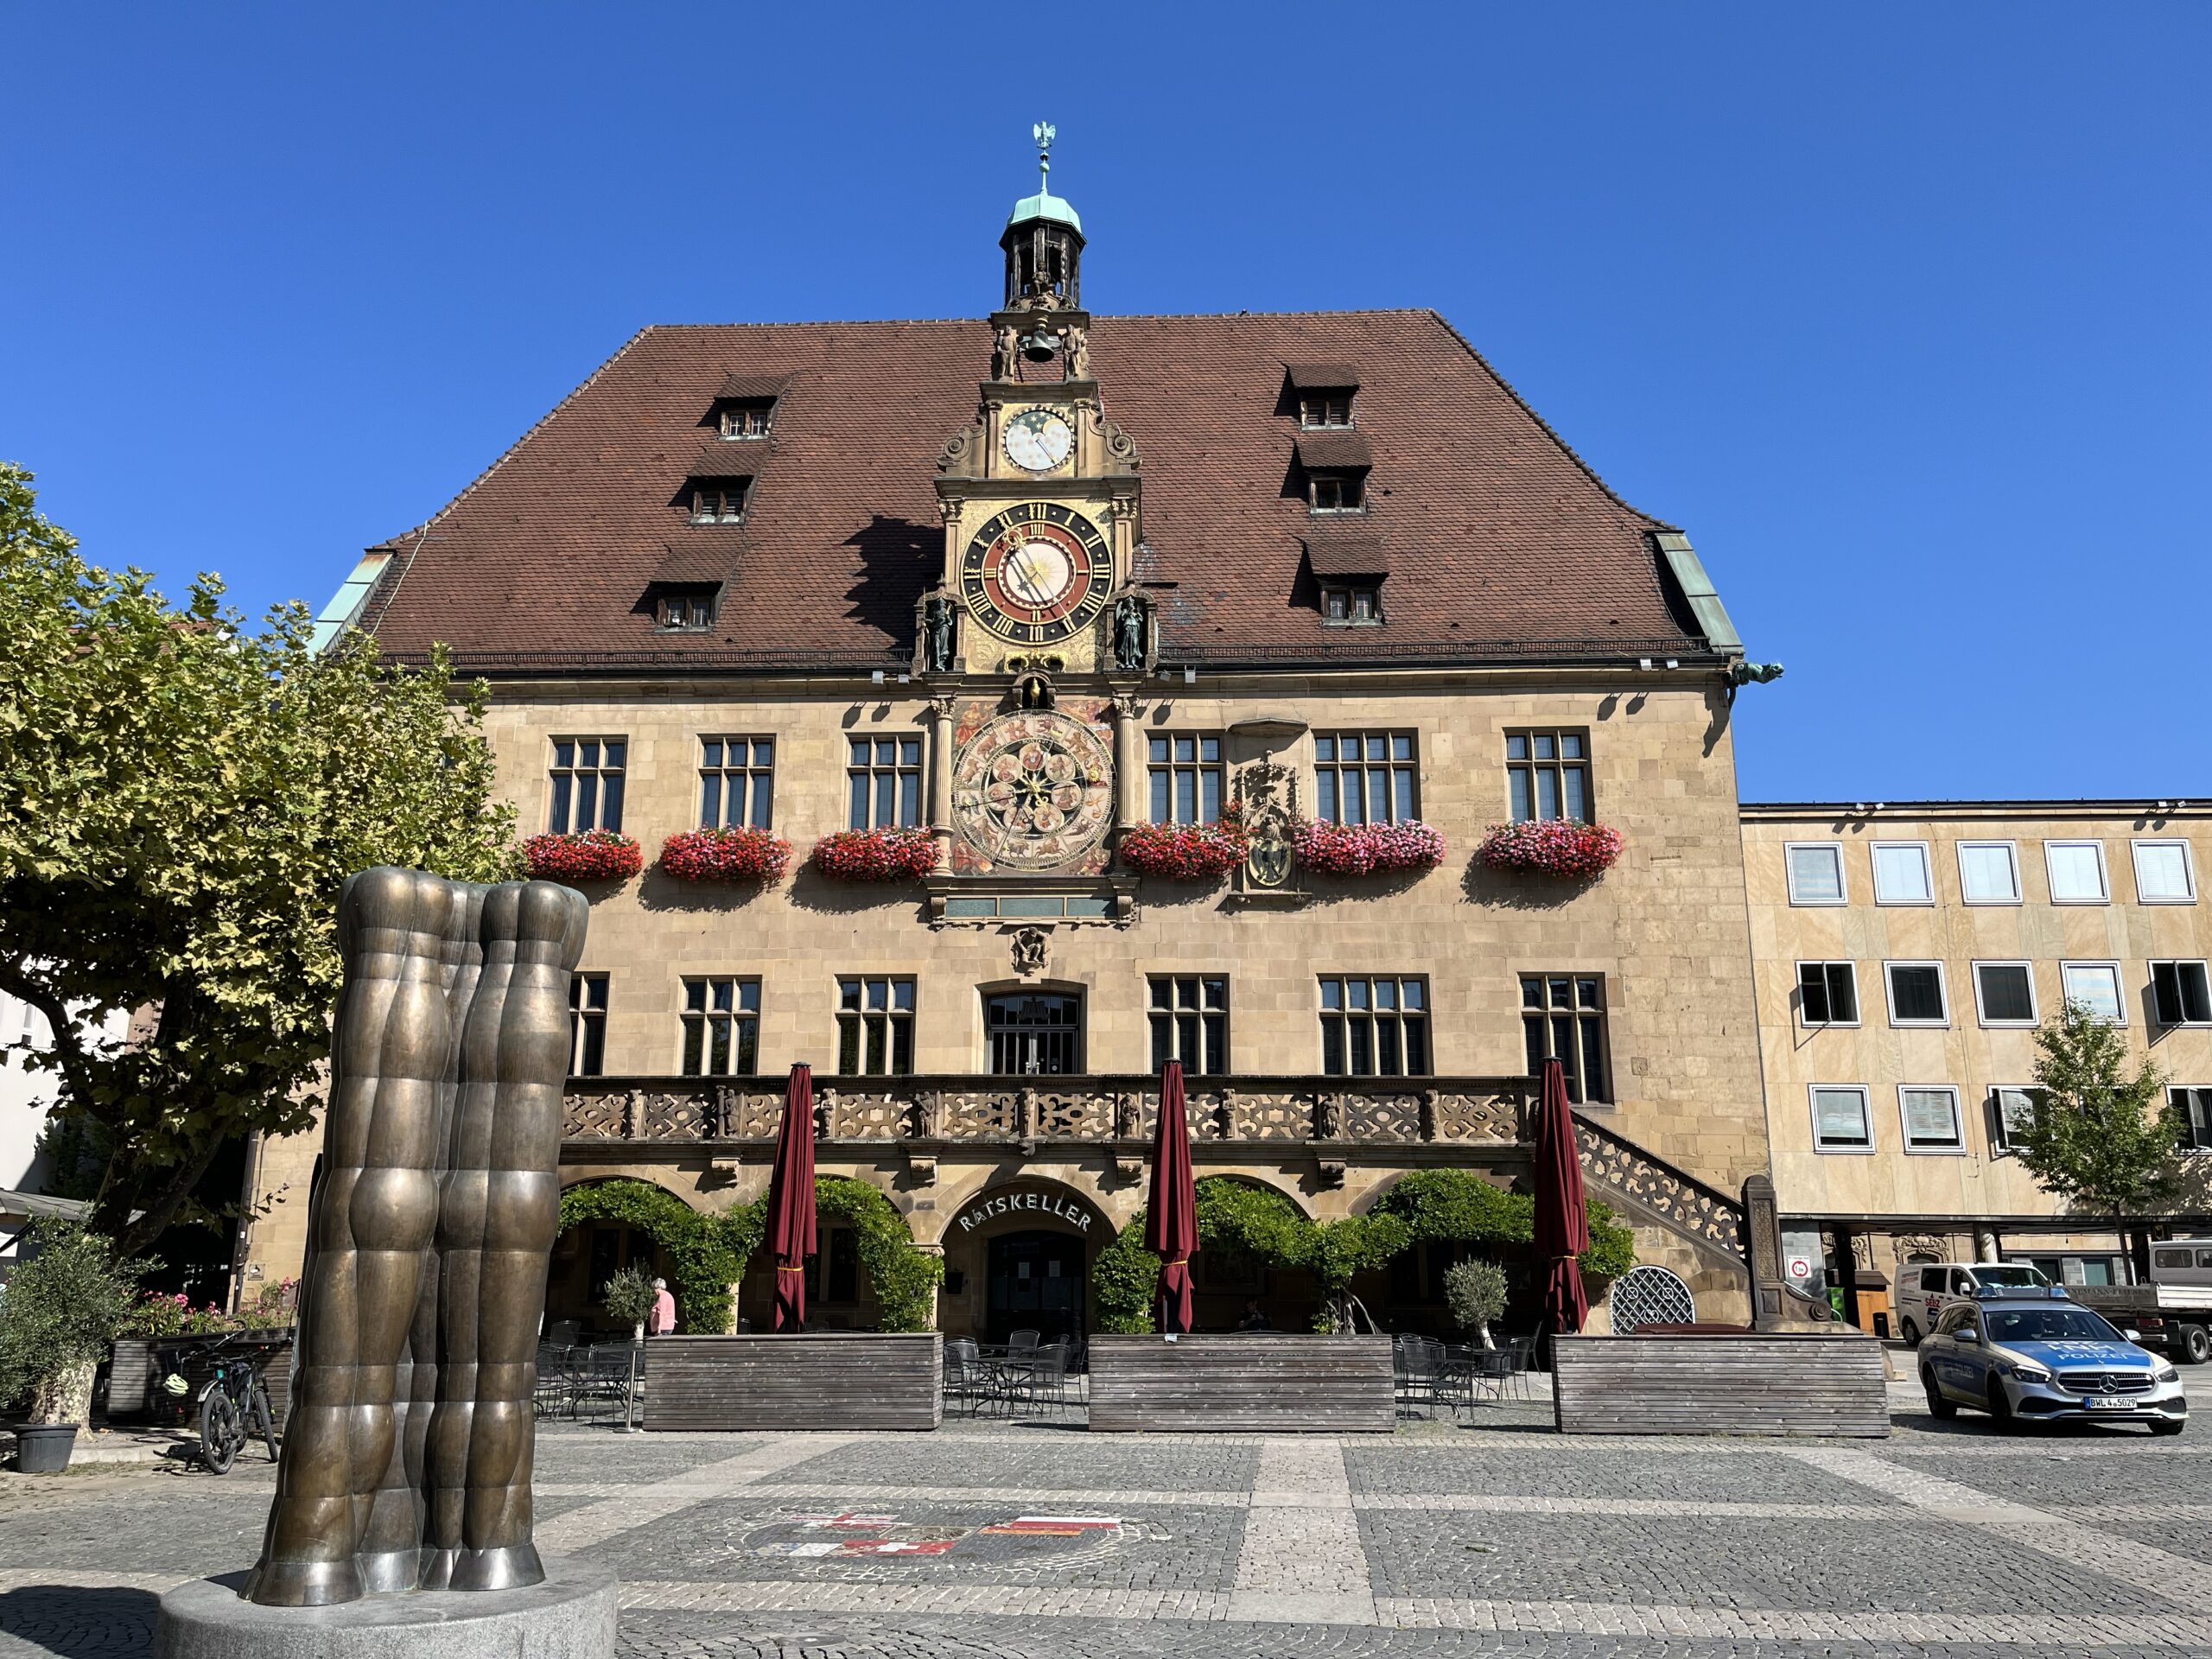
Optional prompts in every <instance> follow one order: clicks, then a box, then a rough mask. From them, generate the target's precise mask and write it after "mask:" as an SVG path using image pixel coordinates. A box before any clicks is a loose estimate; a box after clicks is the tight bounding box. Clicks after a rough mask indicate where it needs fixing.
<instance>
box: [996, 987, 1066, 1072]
mask: <svg viewBox="0 0 2212 1659" xmlns="http://www.w3.org/2000/svg"><path fill="white" fill-rule="evenodd" d="M984 1012H985V1014H987V1016H988V1018H987V1020H986V1022H985V1023H986V1025H987V1027H988V1030H989V1033H990V1039H991V1071H993V1072H994V1073H995V1075H997V1076H999V1077H1035V1076H1039V1075H1040V1074H1051V1075H1053V1076H1058V1075H1061V1074H1063V1073H1066V1072H1071V1071H1082V1070H1083V998H1082V997H1080V996H1071V995H1052V993H1050V992H1046V991H1017V992H1014V994H1012V995H1006V996H994V997H992V998H991V999H990V1000H989V1001H988V1003H986V1004H985V1007H984Z"/></svg>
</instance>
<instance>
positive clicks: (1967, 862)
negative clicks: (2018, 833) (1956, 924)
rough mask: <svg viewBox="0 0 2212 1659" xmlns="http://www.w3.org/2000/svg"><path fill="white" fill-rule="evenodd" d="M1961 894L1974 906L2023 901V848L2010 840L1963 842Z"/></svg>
mask: <svg viewBox="0 0 2212 1659" xmlns="http://www.w3.org/2000/svg"><path fill="white" fill-rule="evenodd" d="M1958 852H1959V897H1960V898H1961V899H1965V900H1966V901H1967V903H1968V904H1970V905H2017V904H2018V903H2019V902H2020V849H2019V847H2018V845H2017V844H2016V843H2015V842H2009V841H1962V842H1960V843H1959V847H1958Z"/></svg>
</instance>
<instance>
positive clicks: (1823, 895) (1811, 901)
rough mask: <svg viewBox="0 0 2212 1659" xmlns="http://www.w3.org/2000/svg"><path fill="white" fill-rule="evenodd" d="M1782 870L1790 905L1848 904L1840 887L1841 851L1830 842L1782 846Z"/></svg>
mask: <svg viewBox="0 0 2212 1659" xmlns="http://www.w3.org/2000/svg"><path fill="white" fill-rule="evenodd" d="M1782 857H1783V868H1785V869H1787V870H1788V872H1789V902H1790V903H1791V904H1793V905H1841V904H1848V903H1849V902H1850V899H1848V897H1847V894H1846V891H1845V888H1844V885H1843V849H1842V848H1841V847H1840V846H1839V845H1837V844H1836V843H1835V842H1833V841H1792V842H1784V843H1783V849H1782Z"/></svg>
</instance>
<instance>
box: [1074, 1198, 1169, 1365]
mask: <svg viewBox="0 0 2212 1659" xmlns="http://www.w3.org/2000/svg"><path fill="white" fill-rule="evenodd" d="M1144 1221H1145V1212H1144V1211H1141V1210H1140V1211H1137V1213H1136V1215H1135V1217H1134V1218H1132V1219H1131V1220H1130V1222H1129V1224H1128V1225H1127V1226H1125V1227H1123V1228H1122V1230H1121V1231H1120V1232H1118V1233H1116V1234H1115V1235H1114V1242H1113V1243H1110V1244H1109V1245H1108V1246H1107V1247H1106V1248H1105V1249H1103V1250H1101V1251H1099V1252H1098V1260H1097V1262H1096V1263H1095V1264H1094V1265H1093V1266H1092V1268H1091V1269H1090V1292H1091V1302H1092V1305H1093V1306H1094V1308H1095V1309H1096V1315H1097V1319H1098V1328H1099V1329H1100V1330H1101V1331H1116V1332H1122V1333H1124V1334H1126V1335H1130V1336H1140V1335H1142V1334H1143V1333H1144V1332H1147V1331H1150V1330H1151V1329H1153V1306H1152V1291H1153V1287H1154V1285H1156V1284H1157V1283H1159V1281H1160V1258H1159V1257H1158V1256H1156V1255H1154V1254H1153V1253H1152V1252H1151V1251H1150V1250H1147V1249H1145V1247H1144Z"/></svg>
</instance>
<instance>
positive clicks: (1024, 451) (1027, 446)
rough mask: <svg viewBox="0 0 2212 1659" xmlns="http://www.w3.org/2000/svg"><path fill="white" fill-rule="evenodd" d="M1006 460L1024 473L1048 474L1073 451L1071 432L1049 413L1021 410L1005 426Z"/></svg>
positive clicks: (1072, 430) (1038, 410)
mask: <svg viewBox="0 0 2212 1659" xmlns="http://www.w3.org/2000/svg"><path fill="white" fill-rule="evenodd" d="M1004 442H1005V444H1006V458H1007V460H1008V461H1012V462H1013V463H1014V465H1015V466H1017V467H1020V468H1021V470H1022V471H1023V472H1025V473H1049V472H1051V471H1052V468H1053V467H1057V466H1058V465H1059V464H1060V463H1061V462H1062V461H1065V460H1066V459H1067V458H1068V451H1069V450H1071V449H1072V448H1075V429H1074V428H1072V427H1071V426H1070V425H1069V424H1068V423H1067V422H1066V421H1065V419H1064V418H1063V417H1062V416H1058V415H1056V414H1054V413H1053V412H1052V410H1049V409H1025V410H1022V411H1021V412H1020V414H1019V415H1016V416H1014V417H1013V418H1012V419H1011V420H1009V421H1007V423H1006V437H1005V440H1004Z"/></svg>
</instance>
